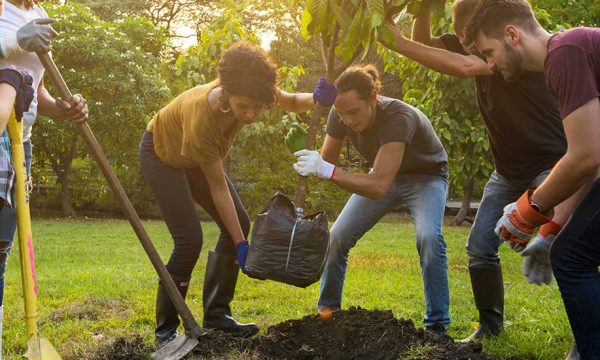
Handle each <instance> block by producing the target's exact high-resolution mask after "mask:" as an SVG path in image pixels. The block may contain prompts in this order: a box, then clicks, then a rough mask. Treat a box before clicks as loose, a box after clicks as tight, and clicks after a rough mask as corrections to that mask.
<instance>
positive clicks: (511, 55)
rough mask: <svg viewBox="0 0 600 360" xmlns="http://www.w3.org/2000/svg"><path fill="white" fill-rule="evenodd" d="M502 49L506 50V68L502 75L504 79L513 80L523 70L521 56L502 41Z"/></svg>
mask: <svg viewBox="0 0 600 360" xmlns="http://www.w3.org/2000/svg"><path fill="white" fill-rule="evenodd" d="M504 49H505V51H506V69H505V70H504V73H503V74H502V76H504V80H506V81H507V82H513V81H516V80H517V79H518V78H519V75H521V73H522V72H523V66H522V65H523V56H521V54H519V53H518V52H517V51H516V50H515V49H513V48H512V47H510V46H509V45H508V44H507V43H506V42H505V43H504Z"/></svg>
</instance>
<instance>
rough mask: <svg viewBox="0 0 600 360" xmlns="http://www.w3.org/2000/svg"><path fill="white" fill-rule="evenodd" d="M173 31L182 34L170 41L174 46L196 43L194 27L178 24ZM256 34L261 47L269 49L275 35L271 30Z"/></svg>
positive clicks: (188, 45)
mask: <svg viewBox="0 0 600 360" xmlns="http://www.w3.org/2000/svg"><path fill="white" fill-rule="evenodd" d="M175 32H176V34H177V35H179V36H183V37H175V38H173V40H172V41H173V44H175V46H177V47H182V48H184V49H186V48H188V47H190V46H193V45H196V30H195V29H194V28H191V27H188V26H183V25H179V26H176V27H175ZM257 35H258V36H259V37H260V39H261V46H262V48H263V49H265V50H267V51H269V50H271V41H273V40H275V39H276V38H277V35H276V34H275V33H274V32H272V31H264V32H258V33H257Z"/></svg>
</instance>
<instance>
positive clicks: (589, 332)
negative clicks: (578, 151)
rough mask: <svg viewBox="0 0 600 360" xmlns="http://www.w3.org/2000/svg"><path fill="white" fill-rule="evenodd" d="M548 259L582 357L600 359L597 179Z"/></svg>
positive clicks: (599, 203) (599, 202) (599, 192)
mask: <svg viewBox="0 0 600 360" xmlns="http://www.w3.org/2000/svg"><path fill="white" fill-rule="evenodd" d="M550 261H551V262H552V269H553V270H554V276H555V277H556V282H557V283H558V287H559V289H560V293H561V295H562V298H563V302H564V303H565V308H566V310H567V316H568V317H569V322H570V324H571V329H572V330H573V335H574V336H575V341H576V342H577V349H578V350H579V353H580V355H581V359H600V272H598V266H600V179H597V180H596V181H595V182H594V183H593V184H592V186H591V188H590V190H589V191H588V193H587V194H586V195H585V196H584V198H583V199H582V200H581V202H580V203H579V205H578V206H577V208H576V209H575V211H574V212H573V216H572V218H571V220H570V221H569V223H568V224H567V225H566V226H565V228H563V230H562V232H561V233H560V234H559V235H558V237H557V238H556V240H555V241H554V244H553V245H552V248H551V250H550Z"/></svg>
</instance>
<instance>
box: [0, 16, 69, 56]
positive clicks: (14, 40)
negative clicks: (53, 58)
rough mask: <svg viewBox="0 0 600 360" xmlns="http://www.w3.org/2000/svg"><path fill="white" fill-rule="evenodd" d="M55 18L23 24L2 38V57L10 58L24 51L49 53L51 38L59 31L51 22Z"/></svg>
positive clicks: (0, 50) (0, 51)
mask: <svg viewBox="0 0 600 360" xmlns="http://www.w3.org/2000/svg"><path fill="white" fill-rule="evenodd" d="M53 22H54V20H53V19H47V18H46V19H35V20H32V21H30V22H28V23H27V24H25V25H23V27H21V28H20V29H19V30H17V32H16V33H14V34H9V35H7V36H3V37H2V38H0V57H3V58H10V57H12V56H15V55H19V54H22V53H24V52H28V51H31V52H37V53H47V52H48V51H50V39H51V38H52V37H54V36H56V35H58V33H57V32H56V31H54V29H52V27H51V26H50V24H52V23H53Z"/></svg>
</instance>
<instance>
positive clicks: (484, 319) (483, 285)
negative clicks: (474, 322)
mask: <svg viewBox="0 0 600 360" xmlns="http://www.w3.org/2000/svg"><path fill="white" fill-rule="evenodd" d="M469 274H470V275H471V287H472V289H473V297H474V298H475V306H476V307H477V310H479V326H478V327H477V330H475V332H474V333H473V334H471V336H469V337H468V338H466V339H462V340H459V342H461V343H469V342H472V341H480V340H481V339H482V338H483V337H484V336H496V335H498V334H500V333H502V332H504V326H503V318H504V282H503V281H502V267H501V266H500V264H498V265H483V266H473V267H469Z"/></svg>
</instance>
